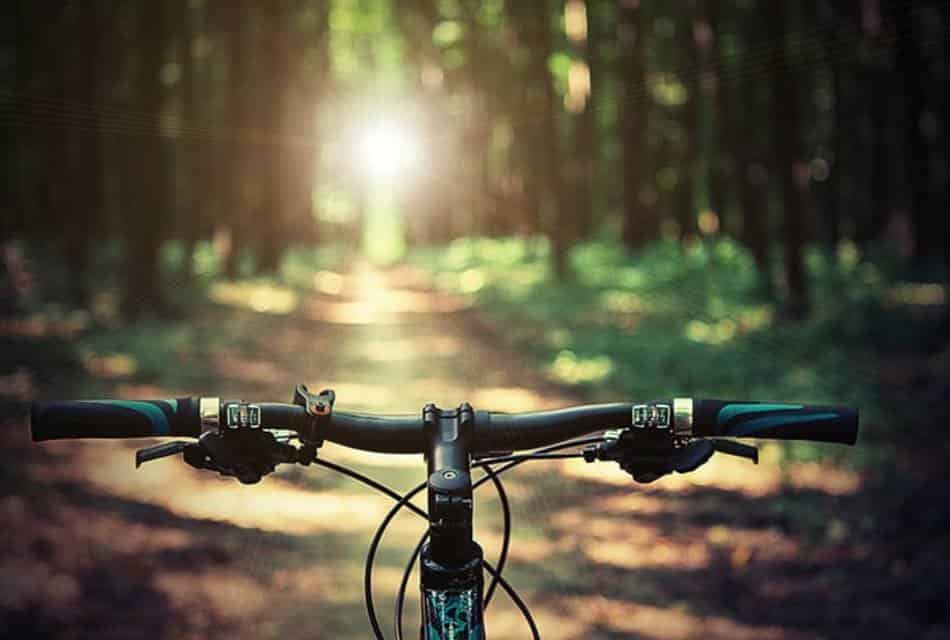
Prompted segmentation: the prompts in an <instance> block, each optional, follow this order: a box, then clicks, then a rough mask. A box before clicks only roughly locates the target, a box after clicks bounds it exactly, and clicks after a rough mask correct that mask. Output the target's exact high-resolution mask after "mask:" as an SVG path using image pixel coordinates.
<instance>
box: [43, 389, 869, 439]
mask: <svg viewBox="0 0 950 640" xmlns="http://www.w3.org/2000/svg"><path fill="white" fill-rule="evenodd" d="M208 400H209V399H208V398H204V399H199V398H177V399H169V400H149V401H141V400H135V401H130V400H74V401H64V402H63V401H60V402H34V403H33V405H32V407H31V410H30V417H31V428H32V434H33V440H35V441H42V440H60V439H67V438H141V437H161V436H188V437H198V436H199V435H200V433H201V430H202V420H201V415H200V411H201V408H200V407H201V403H202V402H205V401H208ZM214 402H215V405H214V406H217V407H219V409H218V410H219V411H220V407H224V406H225V404H227V403H220V404H218V401H217V400H216V399H214ZM254 406H256V407H259V408H260V424H261V425H263V426H264V427H270V428H279V429H289V430H295V431H296V430H300V429H302V428H303V427H304V425H305V424H306V423H307V420H308V416H307V413H306V410H305V409H304V407H301V406H298V405H294V404H282V403H256V404H255V405H254ZM643 407H650V408H653V409H656V408H657V407H659V410H660V412H661V413H662V412H665V414H663V415H665V416H666V417H665V419H666V427H668V428H671V429H673V432H674V433H675V434H676V435H678V436H684V437H694V436H695V437H705V436H713V437H716V436H719V437H737V438H744V437H753V438H774V439H789V440H813V441H818V442H835V443H842V444H854V443H855V442H856V440H857V432H858V412H857V410H855V409H852V408H849V407H826V406H810V405H803V404H774V403H771V404H770V403H758V402H735V401H725V400H706V399H697V400H693V399H688V398H677V399H675V400H672V401H659V402H657V403H652V404H649V405H634V404H629V403H614V404H600V405H587V406H580V407H571V408H566V409H558V410H553V411H538V412H532V413H520V414H508V413H496V412H488V411H477V412H476V413H475V429H474V432H473V433H474V441H473V451H475V452H491V451H518V450H526V449H534V448H537V447H542V446H546V445H549V444H554V443H558V442H562V441H564V440H567V439H570V438H573V437H578V436H582V435H586V434H588V433H591V432H594V431H600V430H605V429H612V428H621V427H629V426H631V425H633V426H636V420H637V417H636V416H637V415H638V414H637V411H638V410H639V409H641V408H643ZM662 419H663V418H662V416H661V421H662ZM216 420H217V417H216ZM320 435H321V437H323V438H324V439H326V440H330V441H332V442H336V443H339V444H342V445H344V446H348V447H353V448H357V449H364V450H369V451H378V452H384V453H421V452H424V451H425V450H426V443H427V436H426V433H425V427H424V424H423V420H422V417H421V416H373V415H361V414H356V413H347V412H342V411H334V412H333V414H332V416H331V417H330V419H329V420H328V421H326V423H325V425H324V431H323V432H322V433H321V434H320Z"/></svg>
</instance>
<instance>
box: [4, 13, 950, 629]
mask: <svg viewBox="0 0 950 640" xmlns="http://www.w3.org/2000/svg"><path fill="white" fill-rule="evenodd" d="M0 12H2V15H0V79H2V82H0V167H2V170H0V185H2V186H0V400H3V404H2V405H0V425H2V426H0V438H2V449H0V456H2V459H0V522H3V523H4V531H5V533H4V535H3V542H2V543H0V636H3V637H10V638H34V637H35V638H82V637H90V636H93V635H95V636H96V637H101V638H138V637H148V638H155V637H162V638H207V637H231V638H277V637H280V638H285V639H293V638H304V637H308V638H340V639H342V638H353V639H356V638H366V637H369V627H368V624H367V621H366V617H365V614H364V613H363V608H362V585H361V582H360V580H361V576H362V561H363V556H364V553H365V550H366V547H367V544H368V541H369V539H370V536H371V534H372V531H373V530H374V528H375V525H376V523H377V522H378V521H379V519H380V518H381V517H382V515H383V514H384V513H385V512H386V510H388V508H389V506H390V505H389V503H388V501H387V499H386V498H385V497H377V496H375V495H371V494H370V493H368V491H364V490H363V489H362V488H361V487H359V486H357V485H354V484H353V483H352V482H351V481H349V480H347V479H345V478H342V479H341V478H337V477H333V476H331V475H330V474H329V472H328V471H326V470H324V469H315V468H312V467H311V468H307V469H303V468H300V469H286V470H281V471H280V472H278V473H277V474H275V475H273V476H270V477H268V478H266V479H265V480H264V481H263V482H262V483H261V484H260V485H258V486H255V487H243V486H240V485H238V484H237V482H236V481H233V480H228V479H222V478H218V477H212V476H211V474H208V473H203V474H202V473H199V472H198V471H195V470H193V469H191V468H189V467H186V466H184V465H183V464H181V463H180V462H178V461H175V460H165V461H161V462H155V463H151V464H149V465H146V467H144V468H143V469H140V470H138V471H136V470H134V469H133V460H134V458H133V455H134V450H135V449H136V448H137V447H140V446H144V445H145V444H147V443H146V442H112V441H102V442H92V441H83V442H57V443H49V444H44V445H42V446H40V445H33V444H31V443H30V440H29V429H28V419H27V417H26V413H25V409H26V407H27V403H28V402H29V401H30V400H32V399H36V398H78V397H122V398H161V397H173V396H185V395H220V396H223V397H244V398H246V399H250V400H277V401H289V399H290V396H291V392H292V389H293V385H294V384H296V383H298V382H305V383H307V384H309V385H310V386H311V388H314V389H319V388H323V387H326V386H331V387H333V388H335V389H336V391H337V398H338V406H339V407H340V408H345V409H357V410H369V411H377V412H389V413H392V412H409V413H414V412H416V411H418V410H420V408H421V406H422V405H423V404H424V403H425V402H429V401H434V402H438V403H440V404H442V405H444V406H455V405H456V404H458V403H459V402H461V401H463V400H468V401H470V402H472V403H473V404H474V406H475V407H476V408H479V409H494V410H508V411H525V410H533V409H538V408H542V407H555V406H563V405H567V404H572V403H580V402H592V401H607V400H613V401H632V400H637V399H645V398H654V397H669V396H671V395H674V394H675V395H680V396H697V397H701V396H709V397H724V398H739V399H752V400H778V401H783V400H784V401H807V402H814V403H823V402H827V403H843V404H853V405H856V406H858V407H860V410H861V417H862V424H861V429H862V430H861V435H860V441H859V443H858V446H857V447H855V448H853V449H850V448H844V447H838V446H834V445H821V446H819V445H810V444H802V443H792V444H784V445H778V444H774V443H773V444H769V443H763V449H762V463H761V464H760V465H759V466H758V467H753V466H752V465H751V464H749V463H746V462H744V461H734V460H733V459H719V458H716V459H714V460H713V461H711V462H710V463H709V464H707V465H706V466H705V467H703V469H701V470H700V471H698V472H696V473H694V474H691V475H689V476H676V477H668V478H665V479H663V480H661V481H659V482H657V483H655V484H653V485H649V486H634V485H633V483H632V481H631V479H630V478H629V477H628V476H626V475H625V474H624V473H623V472H621V471H620V470H619V469H616V468H614V467H608V466H606V465H603V464H601V465H585V464H584V463H583V462H574V461H571V462H561V463H558V462H544V463H538V464H536V465H535V466H530V465H525V467H522V468H520V469H519V470H518V471H517V472H513V473H511V474H510V475H509V476H508V477H509V478H510V479H509V480H508V486H509V493H510V494H511V496H512V499H513V503H514V505H515V507H514V508H515V529H514V540H513V546H512V555H511V571H510V579H511V581H512V582H513V583H514V584H515V585H516V586H517V587H519V588H520V589H521V593H522V594H523V596H524V597H525V599H526V600H527V601H528V603H529V604H530V605H531V606H532V609H533V610H534V611H535V614H536V616H537V619H538V622H539V625H540V627H541V630H542V634H543V636H544V637H545V638H548V639H550V640H557V639H565V640H567V639H579V638H584V639H589V640H613V639H618V638H643V639H657V640H659V639H670V638H672V639H689V638H699V637H703V638H707V639H714V638H729V639H733V640H735V639H740V640H741V639H743V638H750V639H751V638H756V639H758V638H769V639H783V640H784V639H799V638H835V639H838V638H858V637H886V638H915V639H923V640H935V639H939V638H950V616H948V611H947V608H946V606H945V597H946V593H947V591H948V588H950V559H948V558H950V534H948V532H950V515H948V510H947V508H946V504H947V497H948V493H947V492H948V489H947V487H948V486H950V484H948V480H950V478H948V470H947V460H948V453H950V451H948V443H947V440H946V439H945V438H944V437H943V436H944V430H943V428H944V427H945V426H946V419H947V417H948V415H950V400H948V398H950V394H948V392H950V331H948V329H950V314H948V289H947V283H948V275H950V270H948V259H950V221H948V216H947V208H948V204H950V40H948V32H950V2H945V1H940V0H919V1H917V2H911V1H909V0H803V1H801V2H784V1H779V2H775V1H774V0H772V1H767V0H734V1H723V0H683V1H681V2H674V3H667V2H657V1H652V0H530V1H529V0H481V1H479V0H268V1H267V2H252V1H250V0H164V1H161V2H158V1H152V2H149V1H144V0H109V1H107V0H82V1H76V0H73V1H66V0H62V1H56V0H42V1H40V0H17V1H11V2H5V3H2V7H0ZM608 426H613V425H608ZM321 455H323V456H324V457H326V458H328V459H331V460H335V461H338V462H342V463H346V464H350V465H353V466H355V467H356V468H358V469H360V470H362V471H364V472H368V473H370V474H371V475H374V476H375V477H378V478H379V479H381V480H382V481H384V482H386V483H387V484H390V485H392V486H394V487H397V488H408V487H410V486H412V485H414V484H415V483H416V482H418V481H419V480H421V479H423V477H424V467H423V463H422V460H421V458H420V457H418V456H389V457H386V456H376V455H370V454H363V453H359V452H354V451H347V450H344V449H342V448H339V447H335V446H332V445H328V446H327V447H325V449H324V450H323V451H322V453H321ZM480 498H481V499H480V501H479V502H478V504H477V507H476V514H477V516H478V529H477V536H478V539H479V540H480V541H481V542H482V544H483V546H484V547H485V549H486V552H487V555H488V556H489V557H491V556H493V555H494V554H496V553H497V550H498V547H499V545H500V538H501V526H500V518H499V508H498V506H497V500H496V498H495V497H494V496H492V495H488V494H486V495H484V496H480ZM420 532H421V527H420V523H419V522H417V521H416V519H415V518H414V516H411V515H409V516H405V517H403V518H400V519H398V520H397V523H396V526H395V528H394V529H393V530H392V531H391V533H390V535H389V537H388V538H387V540H386V542H385V544H384V549H383V551H382V554H381V556H380V571H379V574H378V577H377V579H376V584H377V590H378V594H379V595H378V599H377V602H378V606H379V608H380V609H381V611H382V616H383V621H384V626H387V627H388V621H389V616H390V613H389V612H390V611H391V608H390V607H391V604H392V601H393V596H394V593H395V589H396V586H397V585H398V583H399V579H400V577H401V574H402V567H403V566H404V563H405V560H406V558H407V557H408V554H409V552H410V551H411V549H412V548H413V547H414V545H415V542H416V540H417V537H418V535H419V534H420ZM414 591H415V590H414V589H411V590H410V595H411V596H413V597H414V596H415V593H414ZM416 609H417V604H416V600H415V599H413V600H411V602H410V605H409V607H408V611H409V612H410V613H411V616H410V618H409V619H410V622H408V623H407V626H406V628H407V629H414V628H415V626H416V625H417V624H418V622H417V620H418V616H417V613H416ZM487 628H488V631H489V634H490V637H493V638H494V637H498V638H524V637H528V636H527V630H526V627H525V626H524V624H523V622H522V621H521V619H520V617H519V615H518V613H517V610H516V609H515V608H514V607H513V606H512V605H511V604H510V603H509V602H508V601H506V600H504V599H503V598H502V597H499V598H497V600H496V602H494V603H493V604H492V607H491V608H490V610H489V613H488V621H487Z"/></svg>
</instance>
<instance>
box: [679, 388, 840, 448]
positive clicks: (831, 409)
mask: <svg viewBox="0 0 950 640" xmlns="http://www.w3.org/2000/svg"><path fill="white" fill-rule="evenodd" d="M693 434H694V435H696V436H723V437H731V438H773V439H779V440H812V441H814V442H836V443H840V444H854V443H855V442H857V440H858V410H857V409H855V408H852V407H844V406H820V405H808V404H798V403H787V402H781V403H779V402H741V401H735V400H707V399H703V400H694V402H693Z"/></svg>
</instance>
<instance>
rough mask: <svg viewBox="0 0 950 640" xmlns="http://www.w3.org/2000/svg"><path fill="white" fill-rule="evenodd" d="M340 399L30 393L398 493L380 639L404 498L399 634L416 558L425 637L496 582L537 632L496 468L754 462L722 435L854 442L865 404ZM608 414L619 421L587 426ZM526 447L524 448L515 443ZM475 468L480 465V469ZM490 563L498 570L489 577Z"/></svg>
mask: <svg viewBox="0 0 950 640" xmlns="http://www.w3.org/2000/svg"><path fill="white" fill-rule="evenodd" d="M335 400H336V395H335V394H334V393H333V391H331V390H329V389H325V390H323V391H321V392H320V393H317V394H314V393H311V392H310V391H309V390H308V389H307V387H305V386H304V385H298V386H297V387H296V389H295V390H294V398H293V402H292V403H291V404H282V403H266V402H261V403H254V402H244V401H222V400H220V399H219V398H216V397H201V398H177V399H169V400H154V401H125V400H78V401H65V402H35V403H33V405H32V406H31V410H30V416H31V429H32V435H33V440H34V441H44V440H54V439H65V438H140V437H152V436H161V437H168V436H174V437H190V438H193V439H196V440H176V441H172V442H166V443H162V444H158V445H155V446H152V447H148V448H146V449H142V450H140V451H138V452H136V460H135V464H136V467H139V466H141V465H142V464H144V463H145V462H149V461H151V460H156V459H159V458H164V457H166V456H172V455H176V454H181V455H182V458H183V459H184V461H185V462H186V463H188V464H190V465H191V466H194V467H196V468H199V469H208V470H213V471H217V472H218V473H221V474H222V475H226V476H233V477H236V478H237V479H238V480H239V481H241V482H242V483H245V484H253V483H255V482H258V481H259V480H260V479H261V478H262V477H263V476H264V475H266V474H268V473H271V472H273V471H275V470H276V468H277V465H279V464H284V463H294V464H302V465H305V466H307V465H310V464H316V465H321V466H323V467H326V468H328V469H330V470H333V471H335V472H338V473H342V474H344V475H346V476H349V477H350V478H352V479H355V480H357V481H359V482H362V483H363V484H365V485H367V486H369V487H371V488H373V489H376V490H377V491H380V492H381V493H383V494H385V495H387V496H388V497H390V498H392V499H393V500H394V501H395V504H394V506H393V507H392V509H391V510H390V511H389V513H388V514H387V515H386V516H385V518H384V519H383V521H382V523H381V524H380V525H379V527H378V528H377V530H376V533H375V535H374V536H373V539H372V542H371V543H370V547H369V550H368V552H367V557H366V565H365V571H364V597H365V601H366V611H367V616H368V618H369V623H370V626H371V627H372V630H373V634H374V637H375V638H376V639H377V640H384V635H383V631H382V628H381V626H380V623H379V619H378V616H377V613H376V607H375V604H374V601H373V584H372V581H373V567H374V561H375V558H376V551H377V549H378V548H379V544H380V541H381V540H382V537H383V534H384V533H385V531H386V529H387V527H388V526H389V524H390V522H392V520H393V518H394V517H395V516H396V514H397V513H399V512H400V511H401V510H402V509H409V510H411V511H412V512H414V513H415V514H416V515H418V516H420V517H422V518H424V519H425V520H426V521H427V524H428V527H427V529H426V531H425V533H424V534H423V535H422V537H421V539H420V540H419V543H418V545H416V548H415V551H414V552H413V554H412V556H411V558H410V560H409V562H408V564H407V566H406V569H405V571H404V573H403V578H402V581H401V583H400V586H399V591H398V593H397V599H396V606H395V608H394V613H393V637H395V638H397V639H399V640H402V638H403V629H402V622H403V610H404V604H405V596H406V590H407V588H408V582H409V579H410V576H411V574H412V571H413V569H414V566H415V564H416V562H417V561H418V562H419V563H420V591H421V596H422V598H421V601H422V628H421V630H420V637H421V638H422V640H485V638H486V631H485V623H484V612H485V610H486V609H487V607H488V605H489V603H490V602H491V600H492V597H493V595H494V593H495V591H496V588H497V587H501V589H502V590H504V591H505V592H506V593H507V595H508V596H509V597H510V598H511V600H512V602H514V604H515V606H516V607H517V608H518V609H519V610H520V612H521V614H522V616H523V617H524V619H525V621H526V623H527V625H528V627H529V628H530V631H531V635H532V637H533V638H534V639H535V640H538V639H539V638H540V637H541V636H540V633H539V631H538V628H537V625H536V624H535V621H534V619H533V618H532V616H531V613H530V611H529V610H528V607H527V605H526V604H525V602H524V600H523V599H522V598H521V597H520V596H519V595H518V593H517V591H515V589H514V588H513V587H512V586H511V585H510V584H509V583H508V581H507V580H506V579H505V578H504V576H503V572H504V568H505V564H506V561H507V556H508V549H509V544H510V533H511V510H510V505H509V502H508V497H507V494H506V493H505V490H504V486H503V485H502V483H501V480H500V478H499V476H500V475H501V474H502V473H504V472H506V471H508V470H509V469H511V468H513V467H515V466H518V465H520V464H522V463H524V462H527V461H529V460H548V459H564V458H583V459H584V460H586V461H587V462H589V463H591V462H596V461H612V462H616V463H617V464H618V465H619V466H620V467H621V468H622V469H623V470H624V471H626V472H627V473H629V474H630V475H631V476H632V477H633V479H634V480H635V481H637V482H640V483H646V482H653V481H655V480H657V479H659V478H661V477H662V476H664V475H667V474H670V473H674V472H677V473H688V472H690V471H694V470H695V469H697V468H699V467H700V466H702V465H703V464H704V463H705V462H707V461H708V460H709V459H710V458H711V457H712V455H713V454H714V453H716V452H719V453H723V454H728V455H735V456H740V457H743V458H746V459H749V460H751V461H752V462H754V463H758V450H757V449H756V448H755V447H754V446H750V445H747V444H742V443H738V442H735V441H733V440H727V439H724V438H744V437H754V438H773V439H792V440H811V441H816V442H828V443H840V444H849V445H853V444H855V443H856V442H857V435H858V412H857V410H856V409H853V408H849V407H835V406H811V405H805V404H795V403H759V402H736V401H723V400H709V399H692V398H673V399H668V400H659V401H653V402H645V403H642V404H630V403H613V404H600V405H587V406H580V407H572V408H567V409H559V410H552V411H540V412H533V413H523V414H507V413H497V412H488V411H476V410H475V409H473V408H472V407H471V405H469V404H468V403H462V404H461V405H459V406H458V407H457V408H455V409H452V410H443V409H440V408H439V407H437V406H435V405H432V404H429V405H426V406H425V407H424V408H423V410H422V413H421V415H419V416H373V415H361V414H355V413H345V412H336V411H334V404H335ZM607 427H611V428H612V429H611V430H607V431H604V432H603V433H600V434H599V435H591V434H593V433H595V432H599V431H601V430H604V429H605V428H607ZM295 441H296V443H297V444H294V442H295ZM325 441H333V442H335V443H338V444H342V445H344V446H347V447H352V448H356V449H364V450H369V451H376V452H383V453H392V454H418V453H423V454H424V455H425V459H426V464H427V471H428V476H427V480H426V481H424V482H421V483H419V484H418V485H416V486H415V487H414V488H413V489H411V490H410V491H408V492H406V493H405V494H402V495H400V494H399V493H397V492H396V491H395V490H393V489H391V488H390V487H387V486H385V485H383V484H381V483H379V482H376V481H375V480H373V479H372V478H369V477H367V476H365V475H363V474H361V473H359V472H357V471H354V470H352V469H349V468H346V467H343V466H340V465H337V464H335V463H333V462H330V461H327V460H324V459H322V458H320V457H319V456H318V452H319V449H320V447H321V446H322V444H323V443H324V442H325ZM578 447H581V449H579V450H577V448H578ZM567 449H574V451H570V452H566V451H565V450H567ZM524 451H527V453H517V452H524ZM496 465H501V466H497V467H496ZM473 469H481V470H483V472H484V473H483V475H481V476H480V477H479V478H478V479H477V480H473V478H472V471H473ZM488 482H491V483H492V484H493V485H494V487H495V490H496V491H497V493H498V496H499V498H500V503H501V508H502V518H503V535H502V545H501V551H500V554H499V556H498V561H497V563H495V564H492V563H489V562H488V561H486V560H485V559H484V557H483V552H482V549H481V547H480V546H479V545H478V543H477V542H475V540H474V539H473V532H472V517H473V502H474V500H473V496H474V492H475V490H476V489H478V488H479V487H480V486H482V485H484V484H486V483H488ZM423 490H426V491H427V496H428V501H427V507H428V508H427V509H421V508H419V507H418V506H416V505H415V504H413V503H412V502H411V501H412V499H413V497H415V496H416V495H418V494H419V493H421V492H422V491H423ZM483 571H484V572H485V573H487V574H488V575H489V576H490V577H491V582H490V583H489V586H488V589H487V590H486V589H485V588H484V577H483Z"/></svg>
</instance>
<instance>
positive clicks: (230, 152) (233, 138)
mask: <svg viewBox="0 0 950 640" xmlns="http://www.w3.org/2000/svg"><path fill="white" fill-rule="evenodd" d="M220 10H221V11H223V12H224V19H223V21H222V22H223V28H224V32H225V49H226V51H227V58H228V86H227V91H226V104H227V110H228V114H227V118H226V119H227V124H228V130H227V138H228V142H227V144H225V145H223V151H224V152H225V153H226V154H227V155H226V157H225V158H224V162H223V163H222V164H223V165H224V166H226V167H227V169H226V173H227V176H228V178H229V180H228V184H226V185H225V186H224V198H223V200H224V202H223V209H224V210H223V211H222V216H221V217H222V218H223V219H224V220H226V221H227V223H228V225H229V231H230V240H231V242H230V248H229V251H228V253H227V255H226V256H225V273H227V275H228V277H230V278H235V277H237V275H238V266H239V258H240V254H241V251H242V250H243V249H244V248H245V245H246V243H247V240H248V236H249V233H248V232H249V229H248V228H247V226H248V219H247V200H246V193H247V186H246V184H245V181H246V180H247V178H248V175H247V171H246V159H245V158H246V154H247V153H248V147H249V146H250V144H251V142H250V136H248V135H247V126H248V123H249V117H248V116H249V111H250V106H249V104H248V101H249V99H250V96H249V94H250V92H249V91H248V90H247V79H248V78H249V77H250V64H249V62H248V58H247V52H248V45H249V38H248V36H247V31H246V30H247V13H248V12H249V8H248V6H247V2H246V0H233V1H232V2H229V3H228V4H226V5H222V6H221V7H220Z"/></svg>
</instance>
